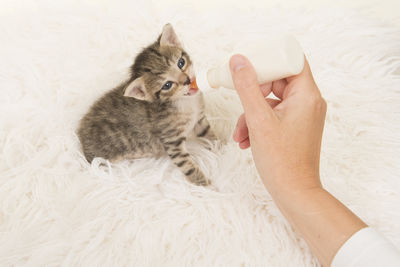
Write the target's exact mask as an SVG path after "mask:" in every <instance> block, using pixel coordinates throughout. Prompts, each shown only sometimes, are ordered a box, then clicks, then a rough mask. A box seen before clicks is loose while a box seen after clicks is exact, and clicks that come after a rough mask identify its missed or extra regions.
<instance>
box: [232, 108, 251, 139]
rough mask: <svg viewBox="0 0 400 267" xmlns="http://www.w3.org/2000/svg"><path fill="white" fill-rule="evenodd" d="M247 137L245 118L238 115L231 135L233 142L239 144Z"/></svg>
mask: <svg viewBox="0 0 400 267" xmlns="http://www.w3.org/2000/svg"><path fill="white" fill-rule="evenodd" d="M248 137H249V130H248V129H247V124H246V118H245V116H244V114H242V115H240V117H239V119H238V121H237V123H236V128H235V132H234V134H233V140H234V141H236V142H238V143H240V142H242V141H243V140H244V139H246V138H248Z"/></svg>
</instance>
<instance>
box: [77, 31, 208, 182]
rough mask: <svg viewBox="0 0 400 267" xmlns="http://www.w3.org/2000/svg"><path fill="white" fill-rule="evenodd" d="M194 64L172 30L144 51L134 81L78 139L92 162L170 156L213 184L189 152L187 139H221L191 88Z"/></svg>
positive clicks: (104, 103)
mask: <svg viewBox="0 0 400 267" xmlns="http://www.w3.org/2000/svg"><path fill="white" fill-rule="evenodd" d="M193 79H194V71H193V65H192V62H191V60H190V57H189V55H188V54H187V53H186V52H185V51H184V49H183V47H182V45H181V43H180V42H179V40H178V38H177V36H176V34H175V32H174V30H173V28H172V26H171V25H170V24H166V25H165V26H164V28H163V31H162V34H161V35H160V36H159V37H158V39H157V41H156V42H154V43H153V44H151V45H150V46H148V47H146V48H145V49H143V51H142V52H141V53H139V54H138V55H137V57H136V58H135V62H134V64H133V65H132V66H131V77H130V79H129V80H128V81H126V82H124V83H122V84H121V85H120V86H118V87H117V88H115V89H113V90H111V91H110V92H108V93H107V94H105V95H104V96H103V97H101V98H100V99H99V100H97V101H96V102H95V103H94V104H93V106H92V107H91V108H90V110H89V112H88V113H87V114H86V115H85V116H84V117H83V118H82V120H81V122H80V126H79V129H78V137H79V139H80V142H81V144H82V149H83V153H84V155H85V157H86V159H87V160H88V161H89V162H91V161H92V160H93V158H94V157H102V158H105V159H108V160H110V161H113V162H115V161H118V160H122V159H136V158H143V157H157V158H158V157H161V156H163V155H168V156H169V157H170V158H171V160H172V161H173V162H174V163H175V165H176V166H178V167H179V168H180V169H181V171H182V172H183V173H184V174H185V176H186V177H187V179H188V180H189V181H190V182H192V183H194V184H196V185H208V184H210V181H209V180H208V179H206V178H205V176H204V174H203V172H202V171H201V170H200V168H199V166H198V165H197V164H196V163H195V162H194V161H193V160H192V158H191V156H190V155H189V153H188V151H187V150H186V146H185V143H186V137H187V136H189V135H191V134H193V133H194V134H195V135H197V136H198V137H207V138H209V139H211V140H215V139H216V138H215V136H214V134H213V133H212V131H211V130H210V124H209V123H208V121H207V118H206V117H205V115H204V100H203V95H202V93H201V92H200V91H198V88H197V87H196V88H191V82H192V81H193Z"/></svg>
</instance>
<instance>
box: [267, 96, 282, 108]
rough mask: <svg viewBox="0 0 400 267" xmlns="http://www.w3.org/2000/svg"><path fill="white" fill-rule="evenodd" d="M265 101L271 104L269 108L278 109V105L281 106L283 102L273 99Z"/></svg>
mask: <svg viewBox="0 0 400 267" xmlns="http://www.w3.org/2000/svg"><path fill="white" fill-rule="evenodd" d="M265 100H266V101H267V103H268V104H269V106H270V107H271V108H274V107H276V106H277V105H279V104H280V103H281V102H282V101H281V100H278V99H272V98H266V99H265Z"/></svg>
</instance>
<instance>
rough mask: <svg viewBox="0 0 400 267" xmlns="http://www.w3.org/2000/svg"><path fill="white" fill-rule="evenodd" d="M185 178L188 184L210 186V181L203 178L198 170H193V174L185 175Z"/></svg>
mask: <svg viewBox="0 0 400 267" xmlns="http://www.w3.org/2000/svg"><path fill="white" fill-rule="evenodd" d="M187 178H188V180H189V181H190V182H192V183H194V184H195V185H201V186H208V185H211V181H210V180H209V179H207V178H206V177H205V175H204V174H203V172H202V171H200V170H199V169H196V170H194V172H193V173H191V174H190V175H187Z"/></svg>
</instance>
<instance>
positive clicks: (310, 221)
mask: <svg viewBox="0 0 400 267" xmlns="http://www.w3.org/2000/svg"><path fill="white" fill-rule="evenodd" d="M271 191H272V192H274V193H272V197H273V198H274V200H275V202H276V204H277V206H278V207H279V209H280V210H281V211H282V213H283V214H284V215H285V217H286V218H287V219H288V221H289V222H290V223H291V224H292V225H293V226H294V227H295V229H296V230H297V231H298V232H299V233H300V235H301V236H302V237H303V238H304V239H305V240H306V241H307V243H308V244H309V245H310V247H311V249H312V250H313V252H314V253H315V255H316V256H317V257H318V259H319V260H320V262H321V263H322V264H323V265H324V266H329V265H330V263H331V262H332V259H333V257H334V256H335V254H336V252H337V251H338V250H339V248H340V247H341V246H342V245H343V244H344V243H345V242H346V241H347V240H348V239H349V238H350V237H351V236H352V235H353V234H354V233H355V232H357V231H358V230H360V229H361V228H364V227H366V226H367V225H366V224H365V223H364V222H363V221H361V220H360V219H359V218H358V217H357V216H356V215H355V214H354V213H352V212H351V211H350V210H349V209H348V208H346V207H345V206H344V205H343V204H342V203H341V202H340V201H339V200H337V199H336V198H335V197H333V196H332V195H331V194H330V193H329V192H327V191H326V190H324V189H322V188H315V189H310V190H308V191H299V192H295V193H293V192H290V191H288V190H287V189H285V190H275V191H273V190H271ZM278 192H279V193H278Z"/></svg>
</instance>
